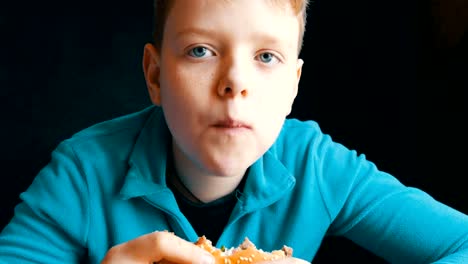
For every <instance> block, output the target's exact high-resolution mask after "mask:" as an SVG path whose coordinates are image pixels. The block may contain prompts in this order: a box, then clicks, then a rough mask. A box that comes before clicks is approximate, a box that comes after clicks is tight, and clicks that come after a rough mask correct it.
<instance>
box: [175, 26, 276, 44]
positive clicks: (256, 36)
mask: <svg viewBox="0 0 468 264" xmlns="http://www.w3.org/2000/svg"><path fill="white" fill-rule="evenodd" d="M213 34H218V33H216V32H215V31H214V30H210V29H204V28H195V27H189V28H184V29H182V30H181V31H179V32H177V33H176V38H181V37H184V36H185V35H201V36H212V35H213ZM252 35H253V37H252V38H251V39H253V40H255V41H259V42H268V43H274V44H280V43H281V42H282V41H281V38H278V37H276V36H275V35H273V34H264V33H253V34H252Z"/></svg>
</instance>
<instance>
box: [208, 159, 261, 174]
mask: <svg viewBox="0 0 468 264" xmlns="http://www.w3.org/2000/svg"><path fill="white" fill-rule="evenodd" d="M253 163H254V161H252V162H248V161H245V160H242V159H226V158H224V159H219V160H216V161H214V162H213V163H212V164H211V165H210V166H208V167H209V170H210V171H211V172H212V173H213V174H214V175H217V176H223V177H233V176H234V177H235V176H239V175H244V174H245V172H246V171H247V169H248V168H249V167H250V166H251V165H252V164H253Z"/></svg>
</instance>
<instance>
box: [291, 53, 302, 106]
mask: <svg viewBox="0 0 468 264" xmlns="http://www.w3.org/2000/svg"><path fill="white" fill-rule="evenodd" d="M302 65H304V61H303V60H302V59H297V64H296V77H297V80H296V86H295V87H294V97H293V100H294V98H296V96H297V91H298V90H299V81H300V80H301V75H302Z"/></svg>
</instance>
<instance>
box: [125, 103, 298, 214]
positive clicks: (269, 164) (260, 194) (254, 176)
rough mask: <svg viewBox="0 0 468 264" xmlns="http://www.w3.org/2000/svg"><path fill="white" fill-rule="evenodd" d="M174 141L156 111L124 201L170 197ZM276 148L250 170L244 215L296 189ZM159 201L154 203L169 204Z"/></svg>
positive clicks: (134, 157) (242, 195) (133, 159)
mask: <svg viewBox="0 0 468 264" xmlns="http://www.w3.org/2000/svg"><path fill="white" fill-rule="evenodd" d="M171 140H172V139H171V135H170V132H169V129H168V127H167V124H166V121H165V119H164V114H163V112H162V109H161V108H159V107H154V111H153V113H152V114H151V115H150V116H149V118H148V120H147V122H146V124H145V125H144V127H143V129H142V131H141V133H140V135H139V136H138V138H137V140H136V143H135V146H134V149H133V151H132V153H131V156H130V158H129V166H130V168H129V170H128V172H127V175H126V177H125V180H124V183H123V186H122V188H121V190H120V196H121V198H123V199H131V198H134V197H142V196H146V197H150V196H151V197H155V196H156V195H157V194H161V195H162V197H167V195H168V194H169V193H170V190H169V189H168V188H167V185H166V161H167V158H168V156H167V155H168V148H169V146H170V142H171ZM273 148H274V145H273V147H272V148H270V150H269V151H267V152H266V153H265V154H264V155H263V156H262V157H260V158H259V159H258V160H257V161H256V162H255V163H254V164H253V165H252V166H251V168H250V169H249V170H248V174H247V175H246V176H247V177H248V178H247V179H246V182H245V186H244V190H243V192H239V193H238V194H237V198H238V199H239V201H240V202H241V208H242V210H243V211H252V210H256V209H259V208H262V207H265V206H268V205H270V204H272V203H274V202H275V201H277V200H279V199H280V198H281V197H282V196H283V195H284V194H285V193H287V192H289V191H291V189H292V188H293V187H294V184H295V178H294V177H293V175H292V174H291V173H290V172H289V171H288V170H287V169H286V167H285V166H284V165H283V164H282V163H281V162H280V160H279V159H278V158H277V155H276V154H275V153H274V151H272V149H273ZM163 194H164V195H163ZM171 194H172V193H171ZM169 196H173V195H169ZM159 200H160V202H158V201H155V202H156V203H161V204H162V203H164V202H167V200H166V201H162V200H163V199H159ZM171 200H172V199H171ZM162 206H163V205H162Z"/></svg>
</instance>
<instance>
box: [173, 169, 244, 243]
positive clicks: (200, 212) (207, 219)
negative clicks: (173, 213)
mask: <svg viewBox="0 0 468 264" xmlns="http://www.w3.org/2000/svg"><path fill="white" fill-rule="evenodd" d="M170 163H172V162H169V164H168V165H169V168H171V167H172V166H173V164H170ZM171 169H172V170H171ZM171 169H169V171H171V174H173V175H168V177H178V176H177V175H175V173H174V171H175V170H174V169H173V167H172V168H171ZM245 178H246V177H244V178H243V179H242V181H241V182H240V184H239V186H238V187H237V188H236V190H234V191H233V192H232V193H230V194H228V195H226V196H224V197H221V198H219V199H217V200H214V201H212V202H209V203H203V202H193V201H191V200H190V199H188V198H187V197H185V196H184V194H183V193H182V192H181V191H180V190H178V188H177V187H176V186H175V185H174V184H173V183H172V182H171V181H170V180H168V181H167V185H168V187H169V188H170V189H171V190H172V192H173V193H174V196H175V198H176V201H177V204H178V205H179V209H180V211H181V212H182V214H184V216H185V217H186V218H187V220H188V221H189V222H190V224H191V225H192V227H193V229H194V230H195V232H196V233H197V235H198V236H203V235H204V236H206V238H207V239H209V240H211V242H212V243H213V245H216V243H217V241H218V239H219V237H220V236H221V234H222V233H223V230H224V228H225V227H226V224H227V223H228V221H229V217H230V216H231V212H232V210H233V209H234V206H235V205H236V202H237V198H236V192H237V191H238V190H239V191H242V189H243V186H244V183H245ZM177 180H178V181H179V182H180V183H181V181H180V179H177ZM185 189H186V188H185Z"/></svg>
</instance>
